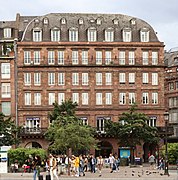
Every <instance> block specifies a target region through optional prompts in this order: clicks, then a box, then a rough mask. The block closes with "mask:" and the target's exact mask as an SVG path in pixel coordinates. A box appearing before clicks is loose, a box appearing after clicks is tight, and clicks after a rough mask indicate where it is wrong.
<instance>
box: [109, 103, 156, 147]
mask: <svg viewBox="0 0 178 180" xmlns="http://www.w3.org/2000/svg"><path fill="white" fill-rule="evenodd" d="M136 107H137V106H136V105H133V106H132V107H131V108H130V110H129V112H124V113H123V114H122V115H121V117H120V118H119V121H118V122H111V121H108V122H107V124H106V131H107V133H108V134H112V135H114V136H115V137H116V138H117V139H118V141H119V143H120V145H122V146H130V147H133V146H136V145H137V144H140V143H141V142H149V143H157V141H158V139H159V138H158V132H157V128H156V127H151V126H149V125H148V124H147V123H146V121H147V120H149V118H148V117H147V116H146V115H145V114H144V113H137V112H136Z"/></svg>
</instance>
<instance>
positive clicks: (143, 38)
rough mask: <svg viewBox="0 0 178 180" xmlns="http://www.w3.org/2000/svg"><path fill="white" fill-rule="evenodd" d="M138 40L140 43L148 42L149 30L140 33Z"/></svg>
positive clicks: (144, 29)
mask: <svg viewBox="0 0 178 180" xmlns="http://www.w3.org/2000/svg"><path fill="white" fill-rule="evenodd" d="M140 40H141V42H149V30H148V29H147V28H143V29H142V30H141V31H140Z"/></svg>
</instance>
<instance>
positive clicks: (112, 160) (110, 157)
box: [109, 153, 115, 173]
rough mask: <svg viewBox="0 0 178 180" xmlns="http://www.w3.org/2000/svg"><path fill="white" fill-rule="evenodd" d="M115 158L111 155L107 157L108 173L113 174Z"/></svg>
mask: <svg viewBox="0 0 178 180" xmlns="http://www.w3.org/2000/svg"><path fill="white" fill-rule="evenodd" d="M114 161H115V158H114V156H113V155H112V153H111V154H110V155H109V167H110V170H111V171H110V173H112V172H113V165H114Z"/></svg>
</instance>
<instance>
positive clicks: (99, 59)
mask: <svg viewBox="0 0 178 180" xmlns="http://www.w3.org/2000/svg"><path fill="white" fill-rule="evenodd" d="M96 64H97V65H101V64H102V51H96Z"/></svg>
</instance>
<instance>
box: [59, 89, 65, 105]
mask: <svg viewBox="0 0 178 180" xmlns="http://www.w3.org/2000/svg"><path fill="white" fill-rule="evenodd" d="M64 101H65V93H63V92H60V93H58V104H59V105H61V104H62V102H64Z"/></svg>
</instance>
